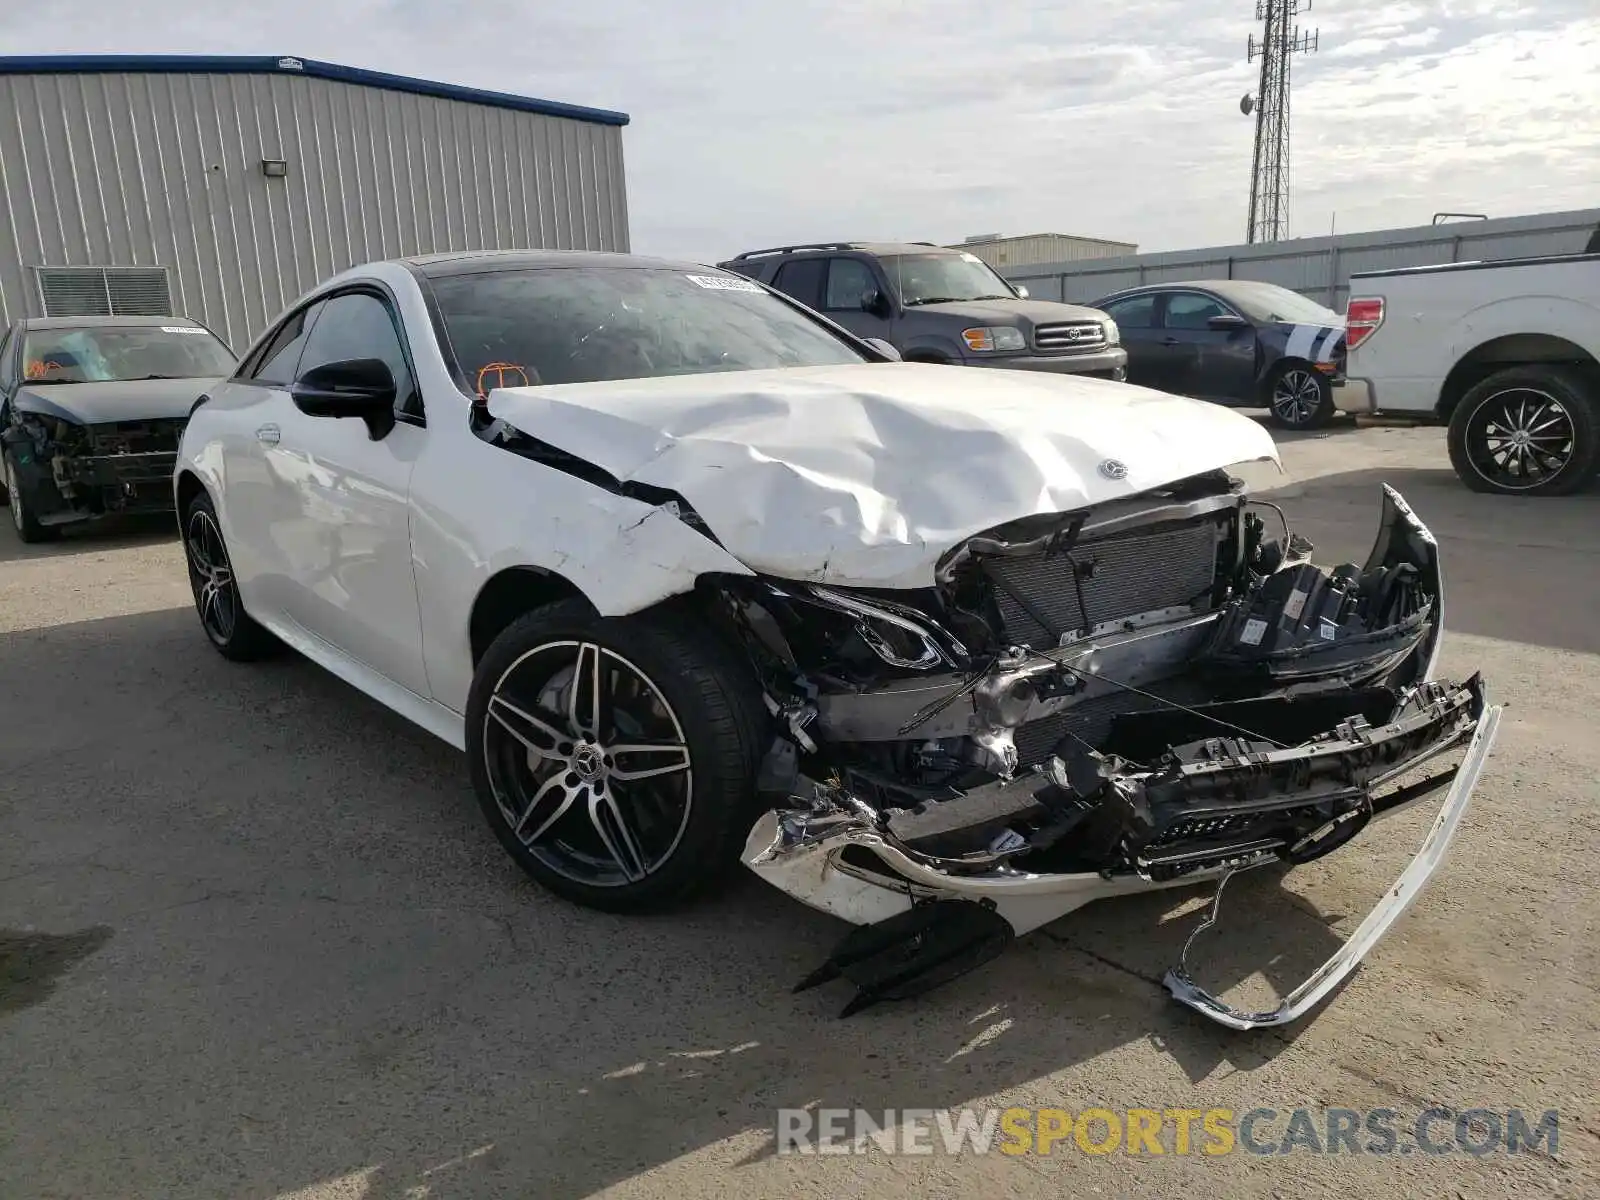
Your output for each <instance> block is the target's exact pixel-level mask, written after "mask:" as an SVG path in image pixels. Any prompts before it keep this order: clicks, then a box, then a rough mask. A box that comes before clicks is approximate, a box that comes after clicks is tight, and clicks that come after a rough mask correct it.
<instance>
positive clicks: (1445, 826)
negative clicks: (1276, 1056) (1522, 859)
mask: <svg viewBox="0 0 1600 1200" xmlns="http://www.w3.org/2000/svg"><path fill="white" fill-rule="evenodd" d="M1476 707H1477V711H1478V716H1477V728H1476V729H1475V731H1474V732H1473V735H1472V740H1471V742H1469V743H1468V745H1467V753H1466V757H1465V758H1464V759H1463V760H1462V762H1461V765H1460V766H1459V767H1458V768H1456V770H1455V771H1454V772H1453V776H1454V777H1453V779H1452V780H1451V782H1450V790H1449V792H1448V793H1447V794H1446V795H1445V800H1444V805H1443V807H1442V808H1440V810H1439V815H1438V816H1436V817H1435V818H1434V820H1433V824H1432V825H1431V826H1430V827H1429V829H1428V834H1427V836H1426V837H1425V838H1423V840H1422V845H1421V847H1420V848H1419V849H1418V850H1417V853H1416V856H1415V857H1414V858H1413V859H1412V860H1411V862H1410V864H1409V865H1408V866H1407V867H1406V869H1405V870H1404V871H1402V872H1401V873H1400V878H1399V879H1397V880H1395V882H1394V886H1392V887H1391V888H1390V889H1389V890H1388V891H1386V892H1385V893H1384V894H1383V899H1382V900H1380V901H1379V902H1378V905H1377V907H1376V908H1374V909H1373V910H1372V911H1371V912H1370V913H1368V914H1367V916H1366V919H1365V920H1364V921H1362V922H1361V924H1360V925H1359V926H1357V927H1356V931H1355V933H1353V934H1352V935H1351V936H1350V940H1349V941H1347V942H1345V944H1344V945H1342V946H1340V947H1339V950H1338V953H1336V954H1334V956H1333V957H1332V958H1330V959H1328V961H1327V962H1325V963H1323V964H1322V966H1320V967H1318V968H1317V970H1316V971H1315V972H1314V973H1313V974H1312V975H1311V977H1310V978H1309V979H1307V980H1306V981H1305V982H1304V983H1302V984H1301V985H1300V986H1299V987H1297V988H1295V989H1294V991H1292V992H1290V993H1289V994H1288V995H1287V996H1285V997H1284V998H1283V1002H1282V1003H1281V1004H1279V1005H1278V1007H1277V1008H1274V1009H1271V1010H1270V1011H1267V1012H1245V1011H1243V1010H1241V1009H1236V1008H1233V1007H1232V1006H1230V1005H1228V1004H1226V1003H1224V1002H1223V1001H1222V1000H1220V999H1218V998H1217V997H1216V996H1213V995H1212V994H1211V993H1209V992H1207V991H1205V990H1204V989H1203V988H1201V987H1200V986H1199V985H1197V984H1196V983H1195V982H1194V980H1193V979H1191V978H1190V977H1189V973H1188V968H1187V966H1186V962H1185V961H1180V962H1179V964H1178V965H1177V966H1176V967H1173V968H1172V969H1171V970H1170V971H1168V972H1167V976H1166V979H1165V980H1164V983H1165V984H1166V987H1167V990H1168V991H1169V992H1171V993H1172V996H1173V998H1174V999H1176V1000H1177V1001H1178V1002H1179V1003H1182V1004H1187V1005H1188V1006H1189V1007H1190V1008H1192V1009H1195V1010H1196V1011H1198V1012H1202V1013H1204V1014H1205V1015H1206V1016H1208V1017H1210V1018H1211V1019H1212V1020H1213V1021H1217V1022H1219V1023H1220V1024H1223V1025H1226V1026H1228V1027H1229V1028H1230V1029H1260V1028H1263V1027H1265V1026H1268V1025H1287V1024H1288V1023H1289V1022H1291V1021H1294V1020H1297V1019H1298V1018H1300V1017H1302V1016H1304V1015H1305V1014H1306V1013H1308V1012H1310V1011H1311V1010H1312V1009H1313V1008H1315V1007H1316V1006H1317V1005H1318V1004H1320V1003H1321V1002H1322V1000H1323V999H1324V998H1325V997H1327V996H1328V994H1329V993H1331V992H1332V991H1333V989H1334V988H1336V987H1338V986H1339V984H1340V983H1342V982H1343V981H1344V980H1345V979H1346V978H1347V977H1348V976H1349V975H1350V973H1351V972H1352V971H1354V970H1355V969H1356V967H1358V966H1359V965H1360V964H1361V960H1362V959H1363V958H1365V957H1366V956H1367V952H1368V951H1369V950H1371V949H1372V947H1373V946H1375V945H1377V944H1378V941H1379V940H1380V939H1381V938H1382V937H1383V935H1384V934H1386V933H1388V932H1389V927H1390V926H1391V925H1393V924H1394V923H1395V922H1396V921H1398V920H1399V919H1400V918H1401V916H1403V915H1404V914H1405V911H1406V910H1407V909H1408V908H1410V907H1411V905H1412V904H1413V903H1414V902H1415V901H1416V899H1417V897H1418V896H1420V895H1421V894H1422V890H1423V889H1424V888H1425V887H1427V885H1428V881H1429V880H1430V879H1432V878H1433V875H1434V872H1436V871H1437V870H1438V869H1439V867H1440V866H1441V865H1443V863H1444V860H1445V856H1446V855H1447V854H1449V852H1450V844H1451V843H1452V842H1453V841H1454V840H1455V836H1456V831H1457V830H1458V829H1460V828H1461V819H1462V817H1464V816H1465V815H1466V812H1467V806H1468V805H1469V804H1470V803H1471V802H1472V792H1473V789H1474V788H1476V787H1477V786H1478V779H1479V777H1480V776H1481V775H1482V774H1483V768H1484V766H1485V765H1486V764H1487V763H1488V761H1489V752H1490V750H1492V749H1493V747H1494V739H1495V736H1496V734H1497V733H1498V732H1499V728H1500V714H1501V711H1502V710H1501V708H1500V707H1499V706H1498V705H1495V706H1485V702H1484V698H1483V697H1482V696H1481V695H1480V696H1479V699H1478V704H1477V706H1476ZM1403 807H1409V805H1403V806H1398V807H1396V808H1393V809H1391V810H1389V812H1387V813H1382V814H1379V815H1380V816H1387V815H1392V814H1393V813H1394V812H1398V811H1401V808H1403ZM1227 882H1228V876H1227V875H1224V876H1223V877H1222V879H1221V880H1220V882H1218V884H1217V893H1216V897H1215V898H1214V900H1213V901H1212V907H1211V912H1210V914H1209V915H1208V916H1207V918H1206V920H1205V922H1204V923H1203V924H1201V925H1200V927H1199V928H1198V929H1196V930H1195V932H1194V934H1193V935H1191V937H1190V939H1189V944H1190V945H1192V944H1193V943H1194V938H1195V937H1197V936H1198V935H1199V934H1201V933H1203V932H1204V931H1205V930H1207V929H1209V928H1210V927H1211V926H1212V925H1213V924H1215V923H1216V920H1217V908H1218V906H1219V905H1220V903H1221V900H1222V890H1223V888H1224V887H1226V886H1227ZM1188 949H1189V946H1187V945H1186V946H1185V947H1184V959H1185V960H1186V959H1187V957H1188Z"/></svg>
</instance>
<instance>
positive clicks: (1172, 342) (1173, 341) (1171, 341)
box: [1161, 337, 1178, 346]
mask: <svg viewBox="0 0 1600 1200" xmlns="http://www.w3.org/2000/svg"><path fill="white" fill-rule="evenodd" d="M1161 344H1162V345H1163V346H1176V345H1177V344H1178V339H1177V338H1175V337H1169V338H1162V339H1161Z"/></svg>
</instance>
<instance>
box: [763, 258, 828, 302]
mask: <svg viewBox="0 0 1600 1200" xmlns="http://www.w3.org/2000/svg"><path fill="white" fill-rule="evenodd" d="M827 265H828V264H827V260H826V259H821V258H795V259H790V260H789V261H788V262H786V263H784V264H783V266H781V267H779V268H778V276H777V278H776V279H774V280H773V281H772V286H773V287H775V288H777V289H778V290H779V291H780V292H784V293H786V294H788V295H790V296H793V297H794V298H795V299H796V300H798V301H800V303H801V304H804V305H805V306H806V307H807V308H821V307H822V273H823V272H824V271H825V270H826V269H827Z"/></svg>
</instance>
